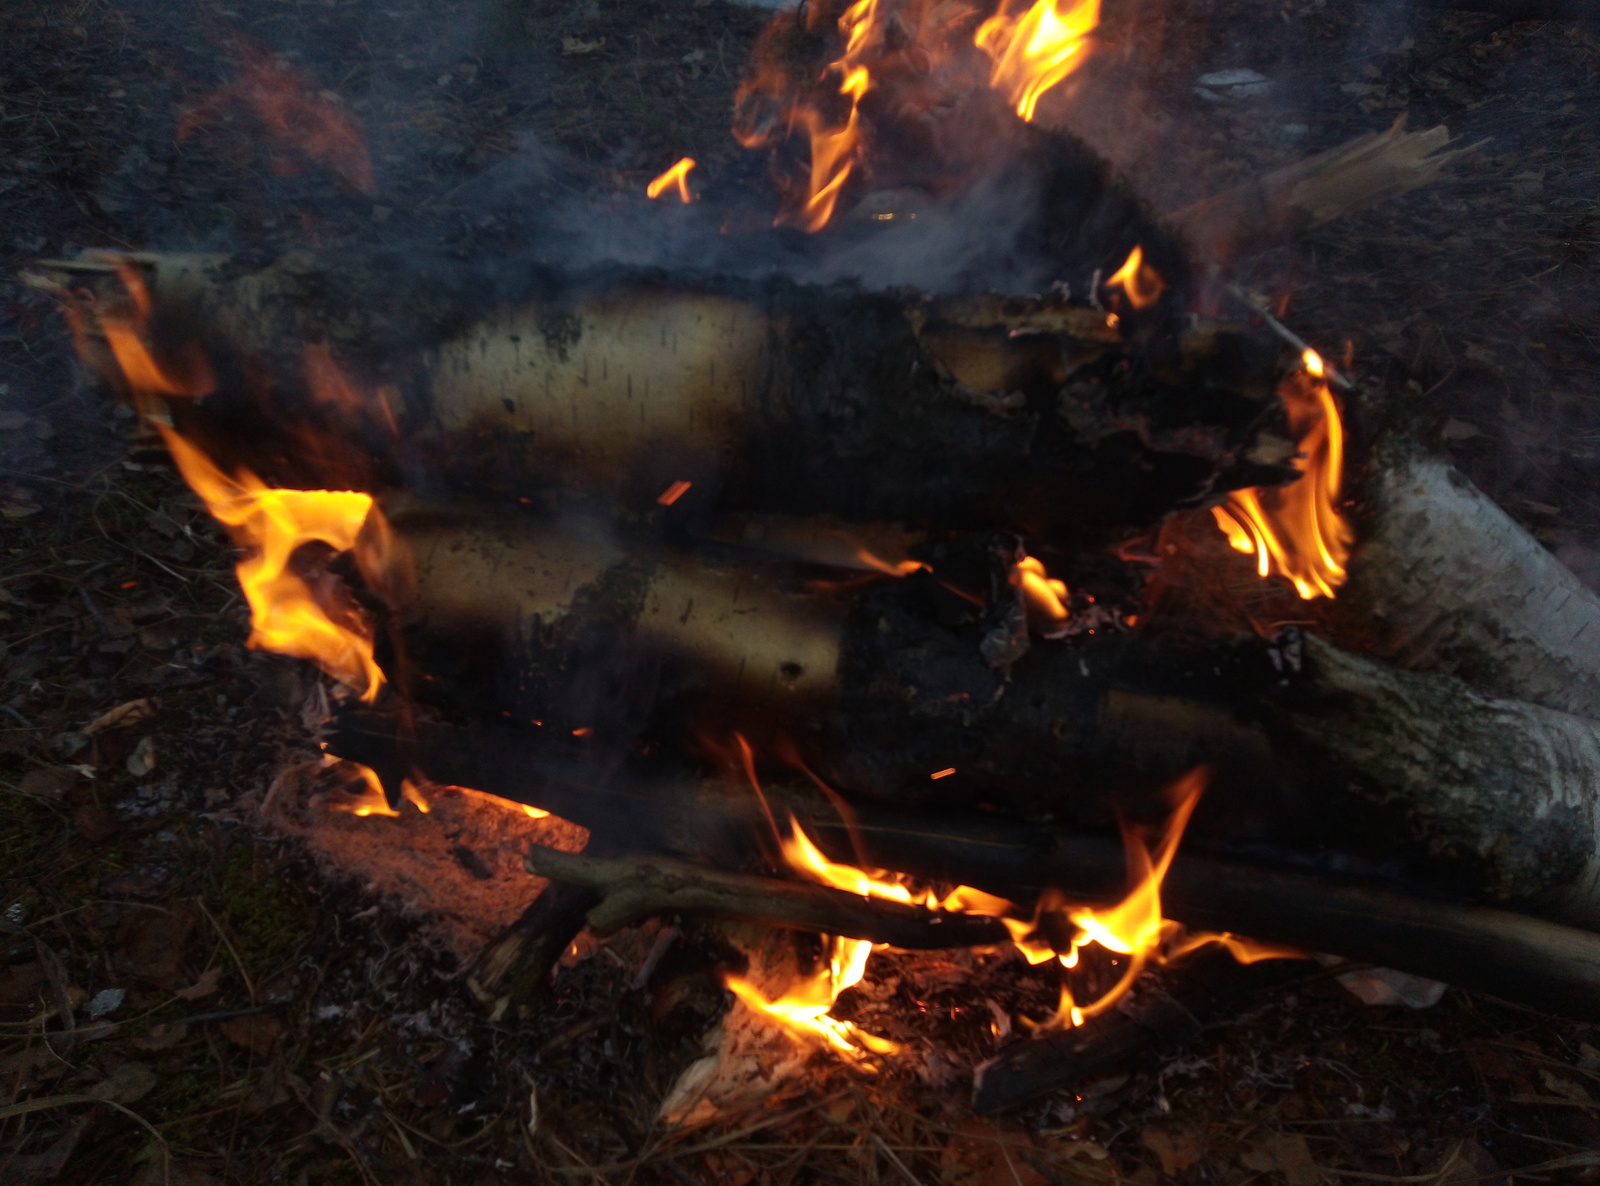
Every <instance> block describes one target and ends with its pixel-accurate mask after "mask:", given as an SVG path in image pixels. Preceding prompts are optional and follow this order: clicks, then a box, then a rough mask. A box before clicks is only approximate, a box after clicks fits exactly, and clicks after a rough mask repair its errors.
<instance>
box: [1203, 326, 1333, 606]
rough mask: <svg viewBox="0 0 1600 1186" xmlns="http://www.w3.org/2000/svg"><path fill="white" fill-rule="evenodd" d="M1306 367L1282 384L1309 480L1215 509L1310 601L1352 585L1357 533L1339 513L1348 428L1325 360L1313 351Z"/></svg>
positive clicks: (1245, 545) (1242, 546) (1233, 538)
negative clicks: (1348, 571) (1350, 563)
mask: <svg viewBox="0 0 1600 1186" xmlns="http://www.w3.org/2000/svg"><path fill="white" fill-rule="evenodd" d="M1301 362H1302V369H1300V370H1298V371H1296V372H1295V373H1294V374H1292V375H1290V376H1289V377H1288V378H1286V379H1285V380H1284V381H1283V383H1282V384H1281V385H1280V386H1279V388H1278V396H1279V398H1280V399H1282V400H1283V405H1284V409H1285V411H1286V412H1287V414H1288V420H1289V428H1290V430H1291V431H1293V432H1294V433H1296V434H1297V435H1298V436H1299V438H1300V457H1299V458H1298V459H1297V462H1296V468H1297V469H1299V470H1300V472H1301V474H1302V477H1301V478H1300V479H1299V480H1298V481H1296V482H1294V483H1292V484H1291V485H1289V486H1284V487H1268V488H1265V489H1262V488H1251V489H1248V490H1235V491H1233V492H1232V493H1231V494H1229V495H1228V502H1227V507H1226V509H1224V508H1222V507H1215V508H1213V509H1212V512H1211V513H1212V515H1213V516H1214V517H1215V518H1216V521H1217V526H1218V528H1220V529H1221V530H1222V531H1223V532H1224V533H1225V534H1226V535H1227V537H1228V542H1229V543H1230V544H1231V545H1232V546H1233V547H1234V548H1235V549H1236V550H1238V551H1240V552H1246V553H1254V554H1255V557H1256V572H1257V573H1258V574H1259V575H1261V576H1262V577H1267V576H1271V575H1273V574H1277V575H1279V576H1284V577H1287V578H1288V579H1289V581H1290V582H1291V583H1292V584H1293V585H1294V587H1295V591H1296V592H1297V593H1299V594H1300V596H1301V597H1303V598H1305V599H1306V600H1308V601H1309V600H1311V599H1312V598H1314V597H1332V596H1333V595H1334V590H1336V589H1337V588H1338V587H1339V586H1340V585H1342V584H1344V582H1345V567H1344V566H1345V561H1346V560H1347V559H1349V556H1350V544H1351V541H1352V539H1353V538H1354V537H1353V534H1352V532H1351V530H1350V525H1349V524H1348V523H1347V522H1346V521H1345V520H1344V517H1343V516H1341V515H1340V514H1339V510H1338V501H1339V487H1340V483H1341V482H1342V480H1343V474H1344V426H1343V424H1342V423H1341V422H1340V419H1339V405H1338V404H1337V403H1336V402H1335V401H1334V398H1333V392H1332V391H1330V390H1329V388H1328V381H1327V377H1326V375H1325V373H1324V372H1325V368H1324V366H1323V363H1322V357H1321V356H1320V355H1319V354H1318V353H1317V352H1316V351H1315V350H1310V349H1308V350H1306V351H1305V353H1304V355H1303V356H1302V359H1301Z"/></svg>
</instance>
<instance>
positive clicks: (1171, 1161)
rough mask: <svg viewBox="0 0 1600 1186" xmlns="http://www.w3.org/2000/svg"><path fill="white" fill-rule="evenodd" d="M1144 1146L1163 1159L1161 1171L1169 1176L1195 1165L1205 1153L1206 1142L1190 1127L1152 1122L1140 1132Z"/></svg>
mask: <svg viewBox="0 0 1600 1186" xmlns="http://www.w3.org/2000/svg"><path fill="white" fill-rule="evenodd" d="M1139 1138H1140V1140H1142V1141H1143V1142H1144V1147H1145V1148H1146V1149H1148V1150H1150V1152H1152V1153H1154V1154H1155V1155H1156V1157H1157V1158H1159V1159H1160V1161H1161V1172H1162V1173H1164V1174H1166V1175H1167V1176H1168V1177H1169V1178H1170V1177H1171V1176H1172V1175H1173V1174H1176V1173H1178V1172H1179V1171H1181V1170H1186V1169H1188V1168H1189V1167H1190V1166H1192V1165H1194V1164H1195V1163H1196V1162H1198V1161H1199V1160H1200V1158H1201V1157H1203V1156H1204V1155H1205V1151H1206V1147H1205V1142H1204V1141H1202V1140H1201V1139H1200V1134H1199V1133H1198V1132H1195V1131H1194V1130H1193V1129H1189V1128H1179V1127H1174V1126H1166V1125H1155V1124H1151V1125H1148V1126H1146V1128H1145V1130H1144V1132H1142V1133H1140V1134H1139Z"/></svg>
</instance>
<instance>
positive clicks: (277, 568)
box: [101, 264, 384, 700]
mask: <svg viewBox="0 0 1600 1186" xmlns="http://www.w3.org/2000/svg"><path fill="white" fill-rule="evenodd" d="M118 275H119V276H120V277H121V278H122V281H123V284H124V285H125V286H126V288H127V290H128V295H129V297H130V299H131V300H132V303H133V312H134V318H133V319H131V320H130V319H127V318H125V317H122V316H118V315H114V314H111V313H109V312H108V313H106V314H104V315H102V318H101V330H102V332H103V333H104V334H105V338H106V342H107V344H108V345H109V346H110V348H111V352H112V355H113V357H114V358H115V359H116V362H117V366H118V368H119V370H120V371H121V374H122V378H123V380H124V382H125V383H126V384H127V385H128V388H129V391H130V394H131V396H132V399H133V402H134V406H135V407H136V408H137V409H138V410H139V412H140V414H141V415H142V416H144V418H145V420H146V422H147V423H150V424H153V425H154V426H155V428H156V429H157V431H159V432H160V433H161V437H162V439H163V440H164V441H165V442H166V445H167V449H168V451H169V452H170V453H171V454H172V459H173V461H174V462H175V463H176V465H177V467H178V471H179V472H180V473H181V474H182V475H183V478H184V481H186V482H187V483H188V484H189V487H190V489H192V490H193V491H194V492H195V493H196V494H197V495H199V496H200V498H201V499H202V500H203V501H204V502H205V504H206V509H207V510H209V511H210V512H211V514H212V517H213V518H215V519H217V520H218V521H219V522H221V523H222V524H224V525H225V526H226V527H227V528H228V529H229V531H230V534H231V535H232V536H233V539H234V542H235V543H237V544H238V545H239V546H240V547H242V548H243V549H244V550H245V556H244V558H243V559H241V560H240V561H239V564H238V577H239V585H240V588H241V589H242V590H243V592H244V595H245V600H246V601H247V602H249V604H250V639H249V643H248V645H250V646H252V647H259V648H261V649H262V650H268V651H276V652H278V653H279V654H284V655H292V656H294V657H296V658H301V659H310V660H311V661H312V662H314V663H316V664H317V665H318V666H319V667H321V668H322V669H323V670H324V671H326V672H327V673H328V674H329V675H331V676H333V677H334V678H335V679H337V680H339V681H340V682H341V683H344V684H348V685H349V686H350V687H352V688H355V689H357V690H359V691H361V692H362V699H363V700H373V699H376V698H377V695H378V691H379V689H381V688H382V687H383V682H384V679H383V673H382V672H381V671H380V670H379V669H378V665H377V662H376V661H375V660H374V659H373V653H372V637H371V631H370V629H369V627H368V626H367V623H366V622H365V620H364V619H362V618H361V616H360V615H359V613H357V612H356V610H355V607H354V606H353V605H349V606H337V607H333V608H336V609H337V610H339V611H341V612H339V617H340V618H341V619H343V620H341V621H335V620H334V618H333V616H332V615H331V613H330V606H327V605H324V604H323V602H322V601H320V600H319V599H318V598H317V596H316V594H315V592H314V590H313V589H312V588H311V587H310V586H309V585H308V584H307V583H306V581H305V580H304V579H303V578H302V577H301V576H300V575H299V574H298V573H296V572H294V571H293V569H292V568H291V566H290V565H291V560H292V558H293V556H294V553H295V551H296V549H298V548H299V547H300V546H301V545H302V544H305V543H308V542H311V541H313V540H320V541H321V542H323V543H325V544H327V545H328V546H329V547H331V548H333V549H334V550H335V551H340V552H343V551H347V550H348V549H350V548H351V547H352V546H353V545H354V544H355V541H356V536H357V534H358V533H359V532H360V530H361V525H362V524H363V523H364V522H365V521H366V520H367V517H368V515H380V512H379V511H378V510H377V509H376V508H375V507H374V505H373V502H372V497H371V495H368V494H360V493H356V492H354V491H338V490H276V489H271V488H269V487H267V486H266V485H265V484H264V483H263V482H262V481H261V480H260V479H259V478H257V477H256V476H255V475H254V474H252V473H250V472H249V471H248V470H240V471H239V472H238V473H237V474H235V475H229V474H226V473H224V472H223V471H222V470H221V469H220V468H218V467H217V465H216V464H215V463H213V462H212V460H211V459H210V458H209V457H207V456H206V455H205V454H204V453H202V452H201V451H200V450H199V449H198V448H196V447H195V446H194V445H193V444H191V443H190V442H189V441H188V440H186V439H185V438H184V437H183V436H181V435H180V434H179V433H178V432H176V431H175V430H174V429H173V428H172V427H171V426H170V425H169V424H168V423H166V418H165V417H164V416H162V415H161V413H160V408H161V407H162V404H161V400H160V397H161V396H165V395H197V394H200V392H199V391H198V390H197V389H196V388H195V387H194V385H193V384H190V383H185V382H183V381H182V380H181V379H179V378H177V377H175V376H172V375H169V374H168V373H167V372H165V371H163V370H162V368H161V367H160V366H159V365H158V364H157V363H156V361H155V359H154V358H153V357H152V356H151V354H150V351H149V348H148V347H147V346H146V345H145V343H144V340H143V337H142V336H141V330H142V326H143V324H144V322H145V320H146V319H147V318H148V316H149V313H150V307H151V306H150V298H149V294H148V293H147V292H146V290H145V287H144V282H143V280H142V278H140V277H139V275H138V273H137V272H136V271H135V270H134V269H133V268H132V267H131V266H128V265H126V264H123V265H122V266H120V267H119V269H118ZM206 378H207V379H209V375H207V376H206Z"/></svg>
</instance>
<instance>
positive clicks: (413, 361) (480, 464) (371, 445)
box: [48, 254, 1294, 540]
mask: <svg viewBox="0 0 1600 1186" xmlns="http://www.w3.org/2000/svg"><path fill="white" fill-rule="evenodd" d="M50 268H51V269H52V278H51V279H50V280H49V281H48V282H49V283H51V284H53V285H54V286H55V287H56V289H57V290H58V291H59V292H61V293H62V294H63V296H64V298H65V299H67V300H69V301H71V302H74V304H73V306H72V307H74V308H75V309H76V310H77V315H78V316H79V318H80V320H81V322H82V324H83V325H84V327H85V337H84V341H85V343H86V346H87V348H88V350H89V352H90V354H91V355H94V354H95V352H96V350H97V349H98V352H99V353H98V357H99V358H100V359H101V362H102V364H103V365H102V369H103V370H104V372H105V373H106V374H108V375H109V376H112V377H113V379H114V381H115V382H117V383H119V384H120V383H123V382H124V381H125V379H124V376H123V374H122V371H121V368H120V367H119V366H117V365H116V363H115V362H114V361H113V360H112V359H111V358H110V357H109V355H107V354H106V352H105V350H104V348H103V347H98V348H97V347H96V346H95V341H96V337H95V332H94V331H96V330H97V329H98V330H101V331H103V329H104V326H105V324H106V321H107V317H108V314H109V315H111V316H113V317H116V316H123V313H126V312H127V306H128V304H129V299H130V298H129V296H128V293H127V286H128V284H129V283H130V280H129V277H130V276H133V277H134V280H133V281H132V283H134V284H135V287H137V288H138V289H139V290H140V291H142V292H147V293H148V298H147V299H148V305H149V333H150V337H151V340H152V341H153V342H154V343H155V344H156V348H155V358H156V360H157V362H158V363H160V362H162V361H169V362H170V360H176V359H179V358H182V357H187V356H189V355H190V354H193V353H194V352H196V351H199V352H201V353H203V354H204V355H205V356H206V357H208V358H209V359H210V360H211V370H212V372H213V373H214V374H215V375H223V376H226V377H229V378H230V381H228V382H226V383H222V384H221V385H220V386H219V387H218V389H217V390H215V391H214V392H213V393H212V394H209V395H206V396H205V398H203V399H198V398H185V396H193V397H198V396H200V395H202V394H203V393H204V391H205V390H209V388H210V386H211V384H206V383H201V382H200V381H199V380H195V381H194V383H193V384H192V385H189V386H186V385H185V384H184V383H183V382H180V381H179V380H178V378H177V376H176V375H175V374H174V375H170V376H167V378H168V380H169V381H168V382H166V383H165V385H164V386H163V387H162V388H161V390H162V391H164V392H166V393H167V394H166V395H165V399H166V402H167V404H168V406H169V407H170V410H171V414H172V416H173V417H174V419H175V421H176V422H177V423H178V425H179V430H180V431H181V432H183V433H185V434H188V435H190V436H192V437H193V438H194V439H196V440H197V441H198V442H200V443H201V444H202V446H203V447H204V448H205V449H206V451H207V452H208V453H210V454H211V455H212V456H213V457H214V458H215V459H216V460H218V461H219V462H220V463H222V464H224V465H225V466H231V465H244V466H246V467H248V468H250V469H251V470H252V471H254V472H256V473H258V474H261V475H262V476H263V477H265V478H266V479H267V480H268V481H269V482H270V483H273V484H277V485H285V486H302V487H306V486H312V487H327V486H329V485H343V486H349V487H353V488H357V489H363V490H377V489H380V488H382V487H384V486H392V485H397V484H402V483H403V481H404V480H405V478H406V475H411V474H415V473H416V472H418V471H419V469H429V470H432V471H433V472H438V473H442V474H443V475H445V476H447V477H449V478H452V479H454V480H456V481H459V482H466V483H469V484H472V485H475V486H477V487H479V488H480V489H485V490H490V491H493V492H496V493H500V494H505V495H513V496H516V497H520V498H523V499H529V500H533V501H535V502H546V501H551V500H554V501H568V502H570V501H572V500H574V499H582V498H584V497H589V498H595V497H599V498H600V499H601V500H602V501H603V502H604V503H606V504H608V505H610V506H619V507H624V508H630V509H634V508H637V509H644V508H648V507H651V506H652V505H654V503H655V502H656V500H657V498H658V496H661V495H662V493H663V492H664V491H666V490H667V489H669V488H671V487H672V486H673V484H675V483H683V482H687V483H689V485H688V487H687V488H686V489H687V493H685V494H683V496H682V497H681V499H677V500H675V503H674V506H673V507H672V508H670V511H669V514H671V515H674V516H682V517H685V518H687V519H693V518H695V517H697V516H702V515H704V513H705V512H706V510H707V509H708V508H710V507H713V506H722V507H726V508H737V509H740V510H744V511H760V512H782V513H791V514H818V513H827V514H836V515H839V516H842V517H845V518H848V519H850V520H853V521H858V522H859V521H869V520H885V521H897V522H905V523H930V522H932V523H938V524H939V525H940V526H941V527H943V528H946V529H949V528H960V527H967V526H978V527H984V526H989V527H1001V528H1004V529H1008V530H1019V531H1024V530H1025V531H1027V532H1029V533H1031V534H1033V535H1035V536H1040V537H1058V538H1061V539H1063V540H1070V539H1092V538H1096V537H1098V538H1102V539H1103V538H1105V537H1106V535H1107V534H1108V533H1109V532H1112V531H1114V530H1116V529H1120V528H1122V527H1125V526H1127V525H1130V524H1146V523H1151V522H1154V521H1155V520H1156V519H1158V518H1159V517H1160V516H1161V515H1163V514H1165V513H1166V512H1167V511H1169V510H1170V509H1172V508H1173V507H1174V506H1179V505H1193V504H1196V503H1198V502H1199V501H1201V500H1203V499H1205V498H1207V497H1210V496H1211V495H1213V494H1214V493H1215V492H1217V491H1221V490H1226V489H1230V488H1233V487H1236V486H1245V485H1265V484H1271V483H1275V482H1281V481H1286V480H1289V479H1291V478H1292V476H1293V470H1292V467H1290V466H1289V462H1290V459H1291V458H1292V456H1293V453H1294V445H1293V442H1292V440H1290V439H1289V436H1288V434H1287V433H1286V432H1285V430H1284V429H1283V427H1282V424H1281V413H1280V410H1279V408H1278V404H1277V401H1276V400H1274V398H1273V394H1274V390H1275V386H1276V383H1277V381H1278V377H1279V372H1280V369H1281V362H1280V352H1279V348H1278V347H1277V345H1276V344H1275V343H1270V342H1269V341H1268V340H1267V339H1265V338H1263V337H1259V336H1256V335H1254V334H1252V333H1248V332H1241V331H1238V330H1236V329H1232V328H1229V327H1225V326H1208V327H1202V328H1201V329H1199V330H1196V331H1194V332H1190V333H1187V334H1185V335H1183V336H1182V337H1179V336H1178V335H1176V334H1174V333H1173V332H1172V326H1171V323H1170V322H1169V321H1168V320H1167V315H1166V314H1165V313H1158V311H1157V310H1154V309H1151V310H1146V311H1141V310H1140V309H1137V308H1135V307H1133V304H1132V303H1131V298H1126V297H1124V296H1120V295H1119V294H1121V293H1123V292H1124V289H1123V288H1121V287H1116V286H1113V285H1111V284H1110V283H1109V282H1106V283H1105V284H1103V285H1102V290H1103V291H1100V292H1098V293H1092V294H1091V296H1094V297H1095V299H1096V300H1101V299H1104V300H1106V301H1109V302H1110V303H1111V304H1112V305H1115V306H1118V307H1120V308H1121V310H1122V311H1121V312H1120V313H1107V312H1105V311H1103V310H1101V309H1096V308H1094V307H1092V306H1090V305H1089V304H1086V303H1079V304H1072V303H1068V302H1064V301H1059V300H1038V299H1015V300H1006V301H1001V300H996V299H976V298H952V299H948V300H943V299H918V298H907V297H904V296H894V295H887V294H873V293H866V292H860V291H854V290H851V289H847V288H840V287H834V288H829V289H817V288H807V287H805V286H801V285H796V284H792V283H786V282H780V281H765V282H761V283H753V282H747V281H739V280H732V279H728V280H716V279H702V280H690V281H683V282H668V281H666V280H665V279H664V278H663V277H662V276H660V275H658V274H654V273H647V272H638V271H634V272H629V271H627V270H623V269H610V270H606V271H603V272H598V273H595V274H592V275H588V276H574V277H567V276H561V275H557V274H555V273H552V272H551V271H550V270H548V269H545V268H540V267H538V266H535V265H517V264H512V263H505V264H501V265H498V266H497V267H496V268H494V269H486V268H482V267H478V268H468V267H466V266H464V265H460V264H447V263H444V262H441V261H427V260H414V259H413V260H400V259H397V258H391V257H384V256H378V255H371V254H369V255H366V256H362V257H354V258H345V257H339V256H326V257H321V258H317V257H293V258H289V257H286V258H285V259H283V260H280V261H277V262H276V263H274V264H269V265H267V266H265V267H259V268H251V267H247V266H246V265H244V264H242V263H241V262H239V261H234V260H227V259H219V258H214V257H197V256H169V255H139V256H126V257H123V256H119V257H116V258H115V259H114V260H107V259H90V260H86V261H83V262H79V263H68V264H61V265H50ZM1135 271H1136V272H1137V269H1135ZM1143 282H1144V281H1138V280H1135V279H1132V278H1130V279H1127V280H1125V281H1123V282H1121V283H1123V284H1124V285H1126V284H1137V283H1143ZM75 286H76V287H75ZM83 292H90V293H92V294H93V298H92V299H90V298H89V297H86V296H83V295H81V294H82V293H83ZM75 293H76V294H79V295H74V294H75ZM118 310H121V311H122V312H121V313H119V312H117V311H118ZM124 320H126V321H129V322H136V321H137V318H135V317H131V316H129V317H125V318H124ZM334 358H337V359H339V361H340V363H341V364H343V365H344V367H345V368H346V370H347V371H348V374H346V372H345V371H341V370H339V369H338V368H337V367H334V366H333V363H332V360H333V359H334ZM171 365H173V366H174V367H175V366H176V364H175V363H171ZM338 441H345V442H352V441H353V442H354V444H350V445H347V447H344V448H343V449H342V450H338V451H335V450H332V449H331V448H330V442H338ZM313 442H315V445H313ZM308 463H309V465H308Z"/></svg>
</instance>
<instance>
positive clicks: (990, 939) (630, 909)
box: [524, 844, 1008, 950]
mask: <svg viewBox="0 0 1600 1186" xmlns="http://www.w3.org/2000/svg"><path fill="white" fill-rule="evenodd" d="M524 864H525V865H526V866H527V869H528V872H530V873H535V874H538V875H539V876H540V877H547V878H549V879H550V880H551V881H555V882H560V883H563V884H566V885H575V886H581V887H583V888H585V889H588V890H592V891H596V892H598V893H599V894H600V895H601V898H600V902H599V903H598V904H597V905H596V906H595V907H594V908H593V909H591V910H590V911H589V915H588V918H589V926H590V928H591V929H593V930H594V931H595V933H596V934H600V935H609V934H612V933H614V932H616V931H619V930H621V929H622V928H623V927H628V926H634V925H637V924H638V923H641V922H643V921H644V920H645V919H647V918H654V917H657V916H659V915H663V914H695V915H700V916H702V917H706V918H722V919H735V920H740V921H745V922H758V923H765V924H766V925H768V926H776V927H785V928H788V929H790V930H801V931H817V932H819V933H822V934H828V935H841V936H844V937H846V938H850V939H870V940H871V941H872V942H874V943H887V944H889V945H890V946H891V947H900V948H904V949H907V950H935V949H940V948H950V947H987V946H993V945H996V944H1001V943H1005V942H1006V941H1007V939H1008V934H1007V931H1006V929H1005V927H1004V926H1002V925H1001V923H1000V922H999V920H998V919H994V918H988V917H985V916H982V915H976V914H950V913H947V912H945V911H939V910H927V909H924V908H922V907H920V906H910V905H906V904H905V903H902V902H892V901H884V900H881V899H869V898H864V897H861V896H860V895H857V894H852V893H847V892H846V891H844V890H838V889H833V888H832V887H830V886H825V885H807V884H804V883H802V882H796V881H779V880H777V879H776V878H772V877H757V876H753V875H751V874H746V873H725V872H723V871H721V870H719V869H711V868H708V867H706V866H704V865H696V864H691V863H690V862H687V861H678V860H673V859H671V858H667V857H627V858H620V857H619V858H606V857H590V856H582V855H579V854H575V853H567V852H561V851H559V850H557V849H554V848H546V847H545V846H543V845H538V844H536V845H534V846H533V847H532V848H530V849H529V850H528V855H527V858H526V860H525V861H524Z"/></svg>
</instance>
